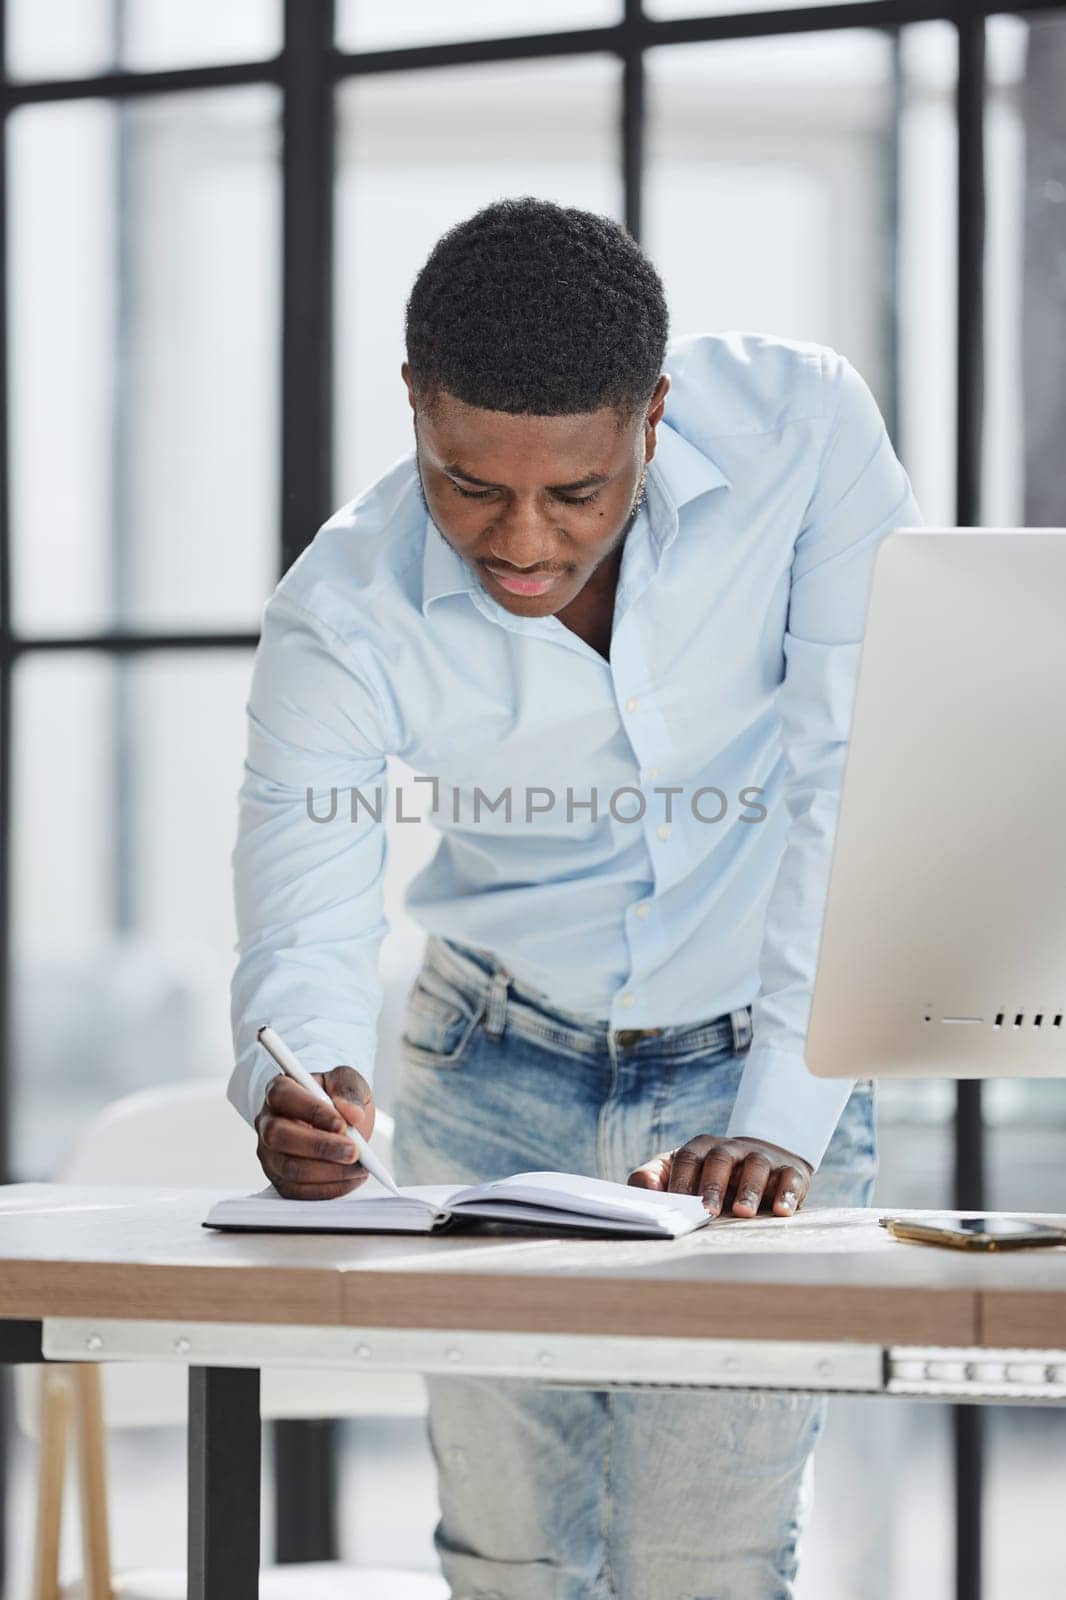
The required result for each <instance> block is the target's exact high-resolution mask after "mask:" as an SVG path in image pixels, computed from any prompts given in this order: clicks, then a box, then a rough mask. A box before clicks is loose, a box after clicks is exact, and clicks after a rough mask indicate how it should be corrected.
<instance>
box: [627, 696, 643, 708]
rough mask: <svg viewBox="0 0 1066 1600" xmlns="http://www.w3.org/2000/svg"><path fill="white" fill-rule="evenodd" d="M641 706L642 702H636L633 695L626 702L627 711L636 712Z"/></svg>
mask: <svg viewBox="0 0 1066 1600" xmlns="http://www.w3.org/2000/svg"><path fill="white" fill-rule="evenodd" d="M639 705H640V701H639V700H634V699H633V697H632V695H630V697H629V699H628V700H627V701H626V710H627V711H635V710H636V709H637V707H638V706H639Z"/></svg>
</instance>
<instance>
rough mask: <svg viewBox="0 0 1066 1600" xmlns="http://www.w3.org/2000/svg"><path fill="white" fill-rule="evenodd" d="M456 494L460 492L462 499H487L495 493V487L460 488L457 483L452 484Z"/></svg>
mask: <svg viewBox="0 0 1066 1600" xmlns="http://www.w3.org/2000/svg"><path fill="white" fill-rule="evenodd" d="M452 488H453V489H454V490H455V492H456V494H461V495H462V497H463V499H464V500H488V499H489V498H490V497H491V496H492V495H494V494H495V493H496V491H495V489H460V487H459V485H458V484H457V483H453V484H452Z"/></svg>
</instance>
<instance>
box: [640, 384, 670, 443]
mask: <svg viewBox="0 0 1066 1600" xmlns="http://www.w3.org/2000/svg"><path fill="white" fill-rule="evenodd" d="M669 392H670V379H669V376H668V375H667V374H666V373H665V372H664V373H662V374H661V375H660V378H659V381H658V383H657V384H656V385H655V388H654V390H653V392H652V397H651V400H650V402H649V404H648V413H647V416H646V417H645V418H644V464H645V466H646V465H647V463H648V462H649V461H650V460H651V458H652V456H653V455H654V454H655V445H656V432H655V430H656V429H657V428H658V426H659V424H660V422H661V421H662V420H663V412H664V411H665V409H666V396H667V395H668V394H669Z"/></svg>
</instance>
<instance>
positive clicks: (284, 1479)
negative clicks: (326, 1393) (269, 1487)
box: [274, 1418, 338, 1564]
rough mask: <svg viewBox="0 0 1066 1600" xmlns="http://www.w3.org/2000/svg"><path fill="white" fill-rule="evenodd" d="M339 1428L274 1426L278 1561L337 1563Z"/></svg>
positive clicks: (331, 1424) (330, 1423)
mask: <svg viewBox="0 0 1066 1600" xmlns="http://www.w3.org/2000/svg"><path fill="white" fill-rule="evenodd" d="M337 1431H338V1430H337V1424H336V1422H335V1421H334V1420H333V1419H332V1418H327V1419H324V1420H321V1421H310V1422H308V1421H304V1420H303V1419H302V1418H301V1419H300V1420H299V1421H295V1420H294V1421H285V1422H275V1423H274V1506H275V1511H274V1530H275V1532H274V1541H275V1550H276V1560H277V1561H278V1562H279V1564H280V1563H283V1562H289V1561H336V1559H337V1554H338V1544H337Z"/></svg>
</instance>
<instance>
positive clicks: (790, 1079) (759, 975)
mask: <svg viewBox="0 0 1066 1600" xmlns="http://www.w3.org/2000/svg"><path fill="white" fill-rule="evenodd" d="M666 336H667V312H666V305H665V301H664V297H663V290H662V285H661V283H660V281H659V279H658V277H657V275H656V273H655V270H654V268H653V267H652V265H651V264H650V262H649V261H648V260H647V258H646V257H645V256H644V255H643V254H642V252H641V251H640V250H639V248H638V247H637V246H636V244H635V243H634V242H633V241H632V240H631V239H630V238H629V236H628V235H627V234H626V233H625V232H624V231H623V230H622V229H621V228H620V227H618V226H617V225H616V224H615V223H613V222H610V221H608V220H607V219H605V218H603V217H598V216H594V215H591V214H589V213H586V212H582V211H578V210H573V209H563V208H560V207H557V206H554V205H550V204H548V203H547V202H543V201H538V200H528V199H526V200H508V201H502V202H500V203H498V204H496V205H492V206H489V207H488V208H487V209H486V210H484V211H482V212H480V213H478V215H476V216H474V217H472V218H470V219H469V221H467V222H464V223H462V224H461V225H459V226H458V227H456V228H454V229H452V230H451V231H450V232H449V233H448V234H446V235H445V236H444V238H443V239H441V241H440V242H439V243H438V244H437V246H436V247H435V249H434V250H433V252H432V254H431V255H430V257H429V260H428V261H427V262H426V265H425V266H424V267H423V269H422V271H421V273H420V274H419V276H418V278H417V281H416V283H415V285H414V289H413V291H412V293H411V297H410V301H409V303H408V308H407V361H406V363H405V365H404V366H403V369H402V371H403V379H404V383H405V385H406V389H407V397H408V400H409V403H410V406H411V409H412V412H413V415H414V432H415V451H414V452H413V454H412V455H410V456H408V457H406V458H404V459H403V460H401V461H400V462H398V463H397V464H396V465H395V466H394V467H392V468H391V469H390V470H389V471H388V472H387V473H386V474H385V476H384V477H383V478H382V479H380V480H379V482H377V483H376V484H374V485H373V487H372V488H370V489H369V490H368V491H367V492H366V493H365V494H364V495H362V496H361V497H360V499H358V500H357V501H355V502H354V503H353V504H351V505H349V506H346V507H344V509H343V510H341V511H340V512H338V513H337V514H336V515H335V516H334V517H333V518H332V519H331V521H330V522H328V523H327V524H326V526H325V527H324V528H323V529H322V530H321V531H320V532H319V534H318V536H317V537H316V538H315V540H314V541H313V543H312V544H311V546H310V547H309V549H308V550H307V551H306V552H305V553H304V554H303V555H302V556H301V557H300V559H299V560H298V561H297V562H296V563H295V565H294V566H293V567H292V569H291V570H290V571H289V572H288V573H287V575H286V576H285V578H284V579H283V580H282V582H281V583H280V584H279V586H278V588H277V590H276V591H275V593H274V595H273V597H272V598H271V600H270V601H269V603H268V605H267V607H266V610H265V613H264V618H263V633H262V641H261V644H260V647H259V651H258V654H257V658H256V664H255V671H254V678H253V684H252V690H251V697H250V703H249V707H248V711H249V735H248V737H249V744H248V760H247V765H246V773H245V780H244V785H243V788H242V793H241V815H240V830H239V838H238V842H237V847H236V851H235V855H234V865H235V872H236V887H237V902H238V915H239V928H240V945H239V950H240V961H239V965H238V968H237V972H236V975H235V979H234V988H233V1019H234V1034H235V1045H236V1052H237V1065H236V1070H235V1072H234V1076H233V1080H232V1083H231V1088H230V1094H231V1098H232V1099H233V1100H234V1103H235V1104H236V1105H237V1106H238V1107H239V1108H240V1109H241V1111H242V1112H243V1113H244V1115H245V1116H246V1117H247V1118H248V1119H249V1120H250V1121H252V1122H254V1124H255V1127H256V1129H257V1131H258V1136H259V1154H260V1159H261V1161H262V1164H263V1167H264V1169H265V1171H266V1173H267V1175H268V1176H269V1177H270V1179H271V1180H272V1182H273V1183H274V1184H275V1185H276V1186H277V1187H278V1188H279V1189H280V1190H281V1191H282V1192H283V1193H284V1194H286V1195H291V1196H297V1197H302V1198H308V1199H316V1198H326V1197H329V1196H333V1195H339V1194H343V1193H345V1192H347V1191H348V1190H349V1189H351V1188H353V1187H354V1186H355V1185H356V1184H357V1183H359V1182H360V1181H362V1178H363V1176H364V1174H363V1173H362V1172H361V1171H360V1169H359V1168H358V1167H357V1166H356V1165H354V1164H353V1160H352V1157H353V1150H352V1148H351V1146H350V1143H349V1142H348V1141H347V1140H346V1139H345V1138H344V1136H343V1132H342V1130H343V1126H344V1122H345V1121H347V1122H350V1123H352V1124H354V1125H356V1126H358V1127H360V1128H361V1129H362V1130H363V1131H364V1132H369V1130H370V1128H371V1127H372V1125H373V1119H374V1106H373V1098H372V1094H371V1089H370V1081H371V1070H372V1063H373V1058H374V1045H375V1037H374V1024H375V1018H376V1015H377V1011H378V1006H379V1002H380V989H379V980H378V975H377V951H378V946H379V942H380V939H381V937H382V935H383V933H384V931H385V927H384V922H383V917H382V909H381V906H382V901H381V881H382V872H383V867H384V861H385V842H384V821H383V815H384V802H383V795H384V792H385V788H384V783H385V780H384V774H385V759H386V757H387V755H389V754H390V753H391V754H396V755H398V756H400V757H401V758H402V759H403V760H404V761H405V762H406V763H408V764H409V766H410V767H412V768H413V769H414V770H415V772H416V773H418V774H419V775H420V777H421V778H422V780H423V781H425V782H426V784H427V789H426V791H425V793H426V795H427V797H428V798H429V799H430V802H431V810H432V814H433V818H434V821H435V822H436V825H437V826H438V828H439V830H440V833H441V840H440V844H439V847H438V850H437V853H436V855H435V856H434V858H433V860H432V862H431V863H430V864H429V866H428V867H426V868H425V870H423V871H422V872H421V873H420V874H419V875H418V876H417V878H416V879H415V881H414V882H413V883H412V884H411V885H410V887H409V890H408V898H407V903H408V906H409V907H410V908H411V910H412V911H413V913H414V914H415V916H416V917H417V918H418V919H419V920H420V922H421V923H422V925H423V926H424V927H425V928H426V930H427V932H428V933H429V935H430V938H429V940H428V945H427V951H426V957H425V963H424V966H423V969H422V972H421V973H420V975H419V978H418V980H417V982H416V984H415V986H414V989H413V991H412V993H411V995H410V997H409V1005H408V1011H407V1019H406V1027H405V1034H404V1045H403V1054H404V1072H403V1076H402V1081H401V1085H400V1089H399V1098H398V1104H397V1106H396V1108H395V1109H396V1117H397V1147H396V1158H397V1175H398V1177H399V1178H400V1180H401V1182H403V1181H406V1182H443V1181H450V1182H452V1181H463V1180H474V1179H489V1178H496V1177H500V1176H504V1175H506V1174H509V1173H512V1172H516V1171H522V1170H529V1169H531V1168H541V1169H543V1168H555V1169H561V1170H567V1171H580V1172H586V1173H593V1174H596V1175H598V1176H600V1177H604V1178H612V1179H616V1180H624V1179H625V1178H626V1177H627V1176H628V1177H629V1181H631V1182H633V1183H636V1184H642V1185H645V1186H648V1187H653V1188H654V1187H668V1188H670V1189H672V1190H682V1191H685V1192H687V1193H693V1194H701V1195H702V1196H703V1197H704V1202H705V1204H706V1206H707V1208H708V1210H709V1212H710V1214H711V1216H712V1217H714V1216H719V1215H721V1214H723V1213H725V1212H728V1213H730V1214H732V1215H733V1216H735V1217H749V1218H750V1217H754V1216H755V1215H756V1214H757V1213H758V1212H759V1211H760V1210H761V1211H765V1212H768V1213H770V1214H772V1215H773V1216H778V1217H788V1216H790V1215H791V1214H792V1213H794V1212H795V1211H796V1210H797V1209H798V1208H799V1207H800V1206H802V1205H803V1204H804V1202H805V1201H806V1200H807V1199H808V1198H809V1199H810V1201H811V1203H814V1204H823V1205H825V1204H830V1205H863V1204H866V1203H868V1201H869V1198H870V1194H871V1190H872V1185H873V1176H874V1168H875V1154H874V1129H873V1101H872V1085H871V1084H870V1083H869V1082H865V1081H863V1082H860V1083H858V1084H857V1085H852V1084H849V1083H839V1082H830V1081H824V1080H819V1079H816V1078H814V1077H812V1076H811V1075H810V1074H809V1073H808V1071H807V1069H806V1066H805V1063H804V1058H803V1048H804V1037H805V1029H806V1022H807V1015H808V1010H809V1003H810V988H811V981H812V977H813V972H814V967H815V962H816V956H817V947H818V938H819V932H820V925H821V916H822V911H823V907H824V897H825V891H826V886H827V881H828V871H829V863H830V851H831V845H832V838H833V832H834V824H835V818H836V808H837V803H838V798H839V786H840V779H841V773H842V769H843V763H844V755H845V750H846V740H847V734H848V728H849V720H850V711H851V700H852V694H853V690H854V680H855V671H856V667H857V663H858V655H859V650H860V641H861V637H862V629H863V622H864V617H865V608H866V600H867V595H868V588H869V579H870V574H871V568H872V562H873V557H874V553H875V550H876V547H877V544H878V542H879V540H880V539H881V538H882V537H883V536H884V534H885V533H887V532H888V531H890V530H891V529H892V528H894V527H896V526H900V525H904V524H913V523H914V522H915V521H916V520H917V510H916V507H915V505H914V502H913V499H912V496H911V492H910V486H909V484H908V482H907V478H906V476H905V474H904V472H903V470H902V468H901V467H900V465H899V463H898V462H897V460H896V458H895V456H894V454H893V451H892V448H891V445H890V444H889V441H888V438H887V435H886V433H885V428H884V424H883V423H882V421H881V418H880V416H879V414H878V411H877V408H876V406H875V404H874V402H873V400H872V398H871V396H870V394H869V391H868V389H867V388H866V386H865V385H864V383H863V382H862V380H861V379H860V378H859V377H858V376H857V374H856V373H855V372H854V371H853V370H852V369H851V368H850V367H849V366H848V364H847V362H846V361H844V360H843V359H842V358H841V357H839V356H838V355H836V354H835V353H833V352H832V351H830V350H826V349H822V348H819V347H817V346H812V345H798V344H788V343H784V342H781V341H777V340H772V339H767V338H760V337H754V336H740V335H732V336H729V337H719V336H709V335H700V336H694V337H690V338H687V339H684V340H681V341H680V342H678V343H676V344H674V345H672V346H670V348H669V350H668V349H667V343H666ZM393 798H394V799H399V801H400V802H401V804H400V807H399V809H398V813H397V814H398V815H401V816H403V815H407V816H409V815H410V814H411V801H410V797H408V796H403V795H400V796H394V797H393ZM267 1019H269V1020H270V1021H272V1022H273V1024H274V1026H275V1027H276V1028H278V1029H279V1031H280V1032H281V1033H282V1034H283V1035H284V1036H285V1037H286V1038H287V1039H288V1041H289V1043H290V1044H291V1045H292V1046H293V1047H294V1048H295V1049H296V1051H297V1052H298V1053H299V1054H300V1055H301V1057H302V1059H303V1061H304V1062H305V1063H306V1064H307V1066H308V1067H309V1068H310V1069H311V1070H312V1071H314V1072H316V1073H318V1074H319V1075H320V1079H321V1081H322V1082H323V1083H324V1084H325V1086H326V1087H327V1089H328V1090H329V1092H330V1094H331V1096H332V1098H333V1100H334V1103H335V1105H336V1107H337V1114H336V1115H333V1114H331V1112H330V1111H329V1109H328V1108H322V1107H321V1106H320V1105H316V1103H315V1102H314V1101H313V1100H312V1099H311V1098H310V1096H308V1095H306V1094H305V1093H304V1091H302V1090H301V1089H300V1088H299V1087H298V1086H297V1085H296V1084H294V1083H292V1082H291V1081H289V1080H287V1079H283V1078H279V1077H276V1076H272V1072H273V1068H272V1065H271V1063H270V1061H269V1060H268V1059H267V1058H266V1057H265V1055H264V1053H263V1052H262V1051H261V1050H258V1049H257V1048H256V1044H255V1030H256V1027H257V1026H258V1025H259V1024H260V1023H261V1022H262V1021H265V1020H267ZM342 1119H343V1120H342ZM767 1332H768V1333H769V1334H773V1335H774V1336H777V1337H787V1336H788V1328H787V1326H781V1327H777V1328H770V1329H768V1330H767ZM430 1392H431V1416H430V1425H431V1437H432V1442H433V1447H434V1452H435V1456H436V1460H437V1465H438V1472H439V1481H440V1493H441V1509H442V1515H441V1522H440V1526H439V1528H438V1531H437V1542H438V1548H439V1550H440V1554H441V1559H442V1563H443V1567H444V1571H445V1574H446V1576H447V1578H448V1579H449V1581H450V1583H451V1584H452V1587H453V1592H454V1594H455V1595H456V1596H463V1597H467V1596H471V1597H473V1596H477V1597H489V1596H495V1597H505V1600H542V1597H543V1600H549V1597H550V1600H577V1597H579V1596H580V1597H582V1600H585V1597H588V1596H601V1595H602V1596H613V1595H618V1596H624V1597H625V1600H667V1597H669V1600H677V1597H681V1596H690V1597H696V1596H700V1597H708V1596H713V1597H714V1600H777V1597H779V1596H788V1595H791V1594H792V1592H793V1589H792V1580H793V1578H794V1575H795V1571H796V1544H797V1538H798V1533H799V1529H800V1526H801V1522H802V1515H803V1510H804V1507H805V1504H806V1500H807V1495H808V1491H809V1482H808V1472H807V1471H806V1470H805V1469H806V1468H807V1464H808V1462H809V1459H810V1454H811V1450H812V1449H813V1446H814V1442H815V1439H816V1437H817V1435H818V1433H819V1431H820V1428H821V1426H822V1422H823V1418H824V1402H822V1401H820V1400H813V1399H812V1400H808V1399H801V1398H798V1397H775V1398H767V1397H762V1396H755V1397H754V1398H752V1397H750V1396H747V1395H729V1394H705V1395H702V1396H698V1397H694V1396H692V1395H683V1396H669V1395H667V1396H654V1395H649V1394H609V1393H598V1392H597V1393H593V1392H560V1391H554V1390H550V1389H543V1388H538V1386H536V1385H535V1384H528V1385H527V1384H518V1383H514V1384H489V1383H480V1382H476V1381H474V1380H459V1379H447V1380H443V1379H442V1380H433V1381H432V1383H431V1385H430Z"/></svg>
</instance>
